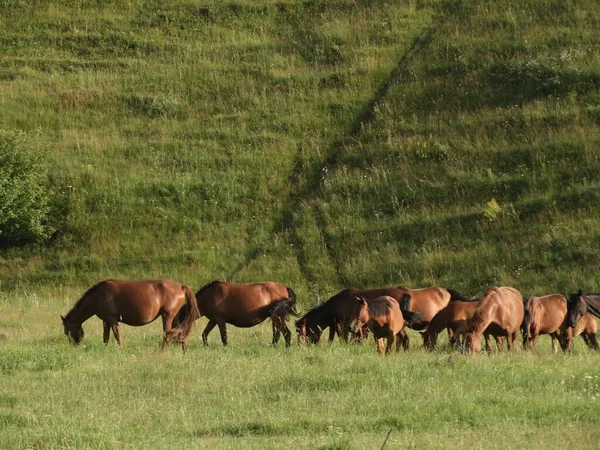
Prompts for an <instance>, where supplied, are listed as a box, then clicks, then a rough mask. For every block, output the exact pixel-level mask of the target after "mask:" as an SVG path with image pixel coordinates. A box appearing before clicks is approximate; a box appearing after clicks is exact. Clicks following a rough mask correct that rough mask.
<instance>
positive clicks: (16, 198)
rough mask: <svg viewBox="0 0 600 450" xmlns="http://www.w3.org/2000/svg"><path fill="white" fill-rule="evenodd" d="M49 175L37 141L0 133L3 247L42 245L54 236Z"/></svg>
mask: <svg viewBox="0 0 600 450" xmlns="http://www.w3.org/2000/svg"><path fill="white" fill-rule="evenodd" d="M47 173H48V165H47V161H46V159H45V158H44V157H43V154H42V152H41V151H40V145H39V140H38V139H37V138H35V137H32V136H31V135H28V134H26V133H23V132H15V131H4V130H0V244H2V245H7V244H15V243H23V242H32V241H37V242H39V241H42V240H44V239H46V238H48V236H49V235H50V229H49V227H48V226H47V225H46V221H47V215H48V212H49V209H50V208H49V199H50V195H51V194H50V191H49V189H48V188H47Z"/></svg>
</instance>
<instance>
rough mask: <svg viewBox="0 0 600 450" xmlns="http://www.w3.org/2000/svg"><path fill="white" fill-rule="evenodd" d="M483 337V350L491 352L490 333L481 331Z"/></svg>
mask: <svg viewBox="0 0 600 450" xmlns="http://www.w3.org/2000/svg"><path fill="white" fill-rule="evenodd" d="M465 337H466V336H465ZM483 337H484V338H485V352H486V353H491V352H492V344H491V343H490V335H489V334H487V333H483ZM463 339H464V338H463ZM463 342H464V341H463Z"/></svg>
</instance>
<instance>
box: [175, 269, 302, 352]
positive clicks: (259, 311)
mask: <svg viewBox="0 0 600 450" xmlns="http://www.w3.org/2000/svg"><path fill="white" fill-rule="evenodd" d="M196 301H197V302H198V309H199V310H200V315H201V316H206V317H207V318H208V324H207V325H206V328H205V329H204V331H203V332H202V341H203V342H204V345H207V344H208V334H209V333H210V332H211V331H212V329H213V328H214V327H215V326H218V327H219V331H220V332H221V341H222V342H223V345H227V327H226V324H228V323H229V324H231V325H233V326H236V327H240V328H249V327H253V326H255V325H258V324H259V323H261V322H262V321H264V320H265V319H268V318H271V319H272V323H273V345H276V344H277V342H278V340H279V336H280V333H283V336H284V338H285V344H286V346H288V347H289V345H290V343H291V339H292V332H291V331H290V329H289V328H288V327H287V325H286V318H287V314H288V313H291V314H294V315H296V314H297V313H296V310H295V305H296V294H295V293H294V291H293V290H292V289H290V288H288V287H286V286H284V285H283V284H279V283H273V282H266V283H253V284H232V283H226V282H223V281H213V282H212V283H208V284H207V285H205V286H204V287H202V288H201V289H200V290H199V291H198V292H196ZM180 317H181V314H180Z"/></svg>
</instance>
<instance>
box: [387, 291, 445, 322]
mask: <svg viewBox="0 0 600 450" xmlns="http://www.w3.org/2000/svg"><path fill="white" fill-rule="evenodd" d="M397 289H398V290H399V291H401V292H402V295H404V294H408V295H409V296H410V301H409V304H408V309H409V310H410V311H414V312H417V311H418V312H420V313H421V322H423V323H428V322H430V321H431V320H433V318H434V317H435V315H436V314H437V313H438V312H440V311H441V310H442V309H444V308H445V307H446V306H448V304H449V303H450V298H451V294H450V292H449V291H448V290H447V289H445V288H441V287H435V286H433V287H427V288H421V289H411V288H405V287H398V288H397Z"/></svg>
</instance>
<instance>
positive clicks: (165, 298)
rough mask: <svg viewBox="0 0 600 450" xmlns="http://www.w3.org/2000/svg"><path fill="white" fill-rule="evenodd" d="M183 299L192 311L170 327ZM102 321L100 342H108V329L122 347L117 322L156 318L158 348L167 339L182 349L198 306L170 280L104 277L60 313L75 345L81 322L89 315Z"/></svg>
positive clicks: (140, 322) (137, 323) (186, 290)
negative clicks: (159, 325) (159, 337)
mask: <svg viewBox="0 0 600 450" xmlns="http://www.w3.org/2000/svg"><path fill="white" fill-rule="evenodd" d="M184 301H185V302H186V303H187V305H188V307H189V309H190V310H191V311H192V314H190V317H189V319H187V320H185V321H183V322H182V323H181V325H180V326H178V327H177V328H173V326H172V324H173V320H174V319H175V317H176V315H177V312H178V311H179V310H180V308H181V307H182V305H183V303H184ZM94 315H96V316H98V317H99V318H100V319H101V320H102V321H103V322H104V335H103V339H104V343H105V344H108V340H109V338H110V330H111V329H112V331H113V334H114V335H115V339H116V340H117V343H118V344H119V346H120V347H122V346H123V341H122V340H121V332H120V330H119V322H122V323H124V324H127V325H132V326H141V325H146V324H148V323H150V322H153V321H154V320H155V319H157V318H158V317H162V322H163V330H164V336H163V343H162V348H164V347H165V345H167V342H168V341H176V342H181V347H182V348H183V351H185V350H186V348H187V344H186V339H187V337H188V335H189V333H190V331H191V329H192V325H193V323H194V320H195V319H196V318H198V317H199V312H198V306H197V305H196V300H195V298H194V296H193V295H192V292H191V291H190V289H189V288H188V287H187V286H183V285H181V284H179V283H177V282H175V281H172V280H142V281H122V280H105V281H101V282H100V283H98V284H96V285H94V286H92V287H91V288H90V289H88V290H87V292H86V293H85V294H83V296H82V297H81V298H80V299H79V301H77V303H75V306H73V308H72V309H71V310H70V311H69V312H68V313H67V315H66V316H65V317H63V316H60V317H61V319H62V322H63V326H64V331H65V334H66V335H67V336H68V337H69V340H71V342H73V343H75V344H79V343H80V342H81V340H82V339H83V336H84V333H83V327H82V326H81V325H82V324H83V322H85V321H86V320H88V319H89V318H90V317H92V316H94Z"/></svg>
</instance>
